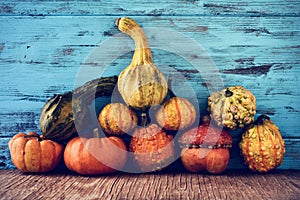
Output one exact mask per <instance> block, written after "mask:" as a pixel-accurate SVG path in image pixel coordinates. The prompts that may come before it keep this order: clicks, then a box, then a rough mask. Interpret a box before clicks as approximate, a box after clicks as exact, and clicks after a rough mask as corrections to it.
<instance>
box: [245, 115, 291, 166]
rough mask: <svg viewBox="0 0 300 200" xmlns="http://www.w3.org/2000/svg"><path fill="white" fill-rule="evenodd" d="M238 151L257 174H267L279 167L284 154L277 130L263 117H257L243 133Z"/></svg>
mask: <svg viewBox="0 0 300 200" xmlns="http://www.w3.org/2000/svg"><path fill="white" fill-rule="evenodd" d="M240 149H241V153H242V155H243V157H244V160H245V164H246V165H248V166H249V168H250V169H251V170H253V171H258V172H268V171H270V170H272V169H275V168H276V167H278V166H280V165H281V164H282V162H283V157H284V153H285V147H284V141H283V139H282V136H281V134H280V131H279V128H278V127H277V126H276V125H275V124H274V123H273V122H272V121H271V120H270V118H269V117H268V116H265V115H261V116H260V117H258V119H257V120H256V122H255V123H254V124H253V125H251V126H250V127H248V128H247V129H246V131H245V132H244V133H243V135H242V140H241V142H240Z"/></svg>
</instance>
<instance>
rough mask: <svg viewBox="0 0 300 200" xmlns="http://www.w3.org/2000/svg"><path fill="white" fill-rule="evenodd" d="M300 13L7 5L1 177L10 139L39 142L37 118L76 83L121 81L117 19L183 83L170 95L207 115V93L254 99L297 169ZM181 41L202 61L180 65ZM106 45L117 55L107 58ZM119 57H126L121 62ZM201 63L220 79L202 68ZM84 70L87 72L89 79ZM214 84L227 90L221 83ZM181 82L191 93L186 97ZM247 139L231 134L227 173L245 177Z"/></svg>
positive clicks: (293, 6)
mask: <svg viewBox="0 0 300 200" xmlns="http://www.w3.org/2000/svg"><path fill="white" fill-rule="evenodd" d="M299 6H300V1H298V0H296V1H295V0H288V1H279V0H270V1H267V2H265V1H259V0H253V1H240V0H230V1H224V0H221V1H206V0H204V1H183V0H176V1H169V0H163V1H159V2H157V1H153V0H152V1H137V0H134V1H131V3H128V2H126V1H120V0H113V1H110V2H106V1H90V0H88V1H76V2H75V1H36V2H35V3H32V2H28V1H16V0H13V1H2V0H1V1H0V27H1V28H0V68H1V70H0V76H1V87H0V168H13V165H12V163H11V162H10V157H9V151H8V148H7V142H8V140H9V139H10V138H11V137H12V135H14V134H15V133H17V132H19V131H24V132H27V131H38V132H39V122H38V120H39V115H40V111H41V108H42V106H43V105H44V103H45V102H46V101H47V99H48V98H50V97H51V96H52V95H53V94H55V93H63V92H66V91H69V90H72V89H73V88H74V87H75V86H76V85H77V84H78V82H77V81H78V79H79V77H81V78H82V81H83V82H84V81H86V80H88V79H89V78H98V77H99V76H100V75H99V74H100V73H99V72H101V70H102V71H103V70H104V69H105V72H104V74H103V75H105V76H111V75H118V74H119V73H120V71H121V70H122V69H123V68H124V67H125V66H127V65H128V64H129V63H130V60H131V57H132V52H133V49H134V46H133V42H132V41H131V40H130V39H129V38H128V37H126V36H124V35H122V34H120V33H119V31H118V30H117V29H116V27H115V25H114V21H115V19H116V18H117V17H120V16H124V15H127V16H131V17H133V18H134V19H135V20H136V21H137V22H138V23H139V24H141V25H142V26H143V28H144V29H145V31H146V34H147V36H148V38H149V42H150V45H151V47H152V52H153V57H154V62H155V63H156V65H158V66H159V67H161V68H163V69H164V70H165V71H164V72H165V73H168V77H169V76H170V77H172V78H173V79H174V77H175V79H176V77H177V81H174V86H173V88H174V89H175V90H176V91H177V92H178V93H179V94H182V95H186V96H191V95H193V93H194V92H195V93H196V94H195V95H196V97H197V100H198V102H194V103H196V104H198V106H199V112H200V113H199V114H200V115H204V114H205V113H206V105H207V97H208V96H209V94H210V90H209V89H210V88H212V87H214V86H215V84H217V85H218V86H219V85H224V86H231V85H243V86H244V87H245V88H247V89H250V90H251V91H252V92H253V93H254V94H255V96H256V98H257V112H258V115H259V114H267V115H269V116H271V119H272V120H273V121H274V122H275V123H276V124H277V125H278V126H279V128H280V130H281V133H282V135H283V137H284V139H285V141H286V149H287V153H286V157H285V158H286V159H285V162H284V164H283V165H282V166H281V167H282V169H299V168H300V162H299V161H300V157H299V154H300V153H299V138H300V135H299V134H298V130H299V129H300V125H299V119H300V118H299V117H300V115H299V112H300V100H299V99H300V98H299V97H300V91H299V88H298V85H299V77H298V75H299V70H300V56H299V55H300V44H299V41H300V30H299V27H300V11H299ZM158 30H160V31H158ZM161 30H168V31H173V32H174V33H176V34H173V36H176V37H171V36H170V35H165V36H164V35H163V34H164V33H163V32H162V31H161ZM177 34H179V35H180V34H181V35H182V36H184V37H186V38H189V39H190V40H193V41H194V42H195V44H198V45H200V47H201V48H202V50H203V52H202V51H201V52H197V51H194V49H193V48H191V49H190V50H187V51H186V52H185V53H186V54H185V56H186V57H182V56H181V55H180V54H178V51H176V50H174V49H173V50H174V51H170V48H166V47H170V46H171V45H170V44H172V43H175V46H176V45H177V47H178V48H177V49H178V50H180V49H183V48H184V49H187V48H188V46H187V45H186V44H185V43H184V42H183V41H181V40H179V39H178V38H180V37H179V36H178V35H177ZM107 41H109V42H111V46H109V48H105V50H103V49H101V48H102V47H103V46H102V45H103V44H105V42H107ZM168 45H169V46H168ZM99 49H100V51H99ZM121 51H124V52H125V53H124V54H122V55H120V56H117V55H116V54H117V52H118V53H119V52H121ZM93 52H99V57H98V58H97V59H96V60H97V63H93V62H86V61H87V60H88V58H89V57H90V56H91V53H93ZM203 53H206V55H208V56H209V58H210V59H211V60H210V61H212V62H213V63H214V64H215V69H214V70H211V69H207V68H205V67H203V68H201V70H200V71H199V70H198V69H196V68H195V64H197V61H199V57H201V56H202V55H203ZM106 63H109V65H106ZM82 69H85V70H86V71H84V72H88V73H87V74H85V76H83V75H82V74H81V72H82V71H81V70H82ZM178 74H180V77H179V76H178ZM215 75H216V76H217V77H221V83H216V82H214V80H213V79H214V78H212V77H214V76H215ZM178 77H179V78H178ZM210 78H212V79H210ZM217 80H219V79H217ZM184 82H188V84H190V86H191V88H188V89H187V88H186V87H182V84H183V83H184ZM106 101H107V100H106ZM240 134H241V130H239V131H235V132H232V135H233V136H234V138H235V149H234V150H232V152H233V153H232V159H231V163H230V166H229V168H243V165H242V164H241V157H240V155H239V151H238V148H237V143H238V138H239V136H240Z"/></svg>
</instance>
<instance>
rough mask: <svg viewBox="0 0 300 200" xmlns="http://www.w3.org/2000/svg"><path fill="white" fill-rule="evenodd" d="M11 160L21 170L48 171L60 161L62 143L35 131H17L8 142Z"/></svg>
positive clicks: (62, 148)
mask: <svg viewBox="0 0 300 200" xmlns="http://www.w3.org/2000/svg"><path fill="white" fill-rule="evenodd" d="M8 146H9V150H10V155H11V159H12V162H13V163H14V165H15V166H16V167H17V169H18V170H20V171H22V172H34V173H38V172H48V171H51V170H53V169H54V168H55V167H57V166H58V164H59V163H60V162H61V161H62V155H63V150H64V147H63V145H61V144H59V143H57V142H54V141H51V140H43V139H42V138H41V137H40V136H39V135H38V134H37V133H36V132H29V133H28V134H25V133H18V134H16V135H15V136H13V138H12V139H11V140H10V141H9V143H8Z"/></svg>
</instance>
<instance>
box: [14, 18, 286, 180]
mask: <svg viewBox="0 0 300 200" xmlns="http://www.w3.org/2000/svg"><path fill="white" fill-rule="evenodd" d="M116 25H117V27H118V29H119V30H120V31H121V32H123V33H125V34H127V35H129V36H130V37H131V38H132V39H133V40H134V42H135V46H136V48H135V52H134V55H133V58H132V61H131V63H130V64H129V66H128V67H126V68H125V69H124V70H123V71H122V72H121V73H120V74H119V76H118V77H117V76H113V77H105V78H99V79H95V80H92V81H90V82H88V83H86V84H84V85H83V86H81V87H79V88H76V89H75V90H74V91H72V92H66V93H64V94H60V95H54V96H53V97H52V98H51V99H50V100H48V101H47V102H46V104H45V105H44V107H43V109H42V112H41V115H40V127H41V131H42V135H38V134H37V133H35V132H29V133H28V134H25V133H18V134H16V135H15V136H13V138H12V139H11V140H10V141H9V149H10V153H11V158H12V162H13V163H14V165H15V166H16V167H17V169H19V170H21V171H23V172H47V171H51V170H53V169H55V168H56V167H57V166H58V165H59V164H60V163H61V162H62V161H64V163H65V165H66V167H67V168H68V169H70V170H72V171H74V172H77V173H79V174H85V175H95V174H104V173H112V172H116V171H122V168H123V167H124V166H125V164H126V163H127V162H128V160H129V159H130V161H129V162H133V163H134V164H135V165H136V166H137V168H138V170H140V171H141V172H152V171H157V170H161V169H163V168H166V167H167V166H169V165H170V164H171V163H172V162H173V161H174V160H175V159H176V158H175V157H176V148H175V146H176V145H179V147H180V148H181V150H180V151H181V153H180V158H181V162H182V164H183V166H184V167H185V168H186V169H187V170H189V171H191V172H199V171H203V170H207V171H208V172H210V173H213V174H219V173H222V172H224V170H225V169H226V167H227V166H228V163H229V160H230V151H229V149H230V148H231V147H232V143H233V139H232V136H231V135H230V133H229V130H235V129H237V128H243V129H244V133H243V134H242V139H241V141H240V145H239V146H240V150H241V154H242V156H243V157H244V160H245V163H246V164H247V165H248V166H249V168H250V169H251V170H253V171H259V172H267V171H269V170H272V169H274V168H276V167H278V166H279V165H281V163H282V162H283V156H284V153H285V147H284V141H283V139H282V136H281V134H280V132H279V129H278V127H277V126H276V125H275V124H274V123H273V122H272V121H271V120H270V118H269V117H267V116H264V115H263V116H260V117H258V119H257V120H254V116H255V114H256V98H255V96H254V95H253V94H252V92H250V91H249V90H247V89H245V88H243V87H242V86H232V87H227V88H225V89H224V90H221V91H219V92H214V93H212V94H211V95H210V97H208V109H207V110H208V114H209V115H207V116H204V117H202V123H201V125H199V126H198V124H197V123H198V122H197V121H196V118H197V115H198V113H197V111H196V109H195V107H194V105H193V104H192V103H191V102H190V101H189V100H188V99H186V98H182V97H178V96H175V95H174V93H173V92H172V91H171V89H170V84H169V83H168V81H167V80H166V78H165V76H164V74H163V73H162V72H161V71H160V70H159V69H158V68H157V67H156V66H155V64H154V63H153V59H152V54H151V50H150V47H149V44H148V40H147V38H146V35H145V33H144V31H143V30H142V28H141V27H140V26H139V25H138V24H137V23H136V22H135V21H134V20H133V19H131V18H127V17H123V18H119V19H118V20H117V21H116ZM115 86H117V88H118V92H119V94H120V96H121V97H122V100H123V101H120V102H112V103H108V104H107V105H105V106H104V107H103V109H102V110H101V112H100V113H99V115H98V116H97V126H94V125H92V128H93V131H92V133H91V134H92V135H93V137H84V136H82V135H79V134H78V133H79V132H82V131H83V130H84V129H85V127H87V125H86V124H87V123H88V122H89V121H90V118H89V117H90V116H89V111H88V105H89V104H90V103H91V102H92V101H94V100H95V98H97V97H101V96H111V95H112V93H113V90H114V88H115ZM153 107H157V109H155V115H154V116H155V119H151V123H150V124H148V121H149V120H148V112H149V109H150V108H153ZM179 130H180V131H181V132H182V133H183V134H181V135H180V137H179V139H178V141H174V134H176V132H177V131H179ZM101 132H103V133H104V135H102V136H101V135H100V133H101ZM174 132H175V133H174ZM128 135H129V136H130V141H129V142H125V141H124V139H123V137H124V136H128ZM129 152H130V153H131V154H130V155H132V156H131V157H130V156H129Z"/></svg>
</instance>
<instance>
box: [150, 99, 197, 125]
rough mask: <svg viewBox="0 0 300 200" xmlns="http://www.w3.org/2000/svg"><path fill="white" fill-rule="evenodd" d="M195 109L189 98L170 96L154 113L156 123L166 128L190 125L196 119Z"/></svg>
mask: <svg viewBox="0 0 300 200" xmlns="http://www.w3.org/2000/svg"><path fill="white" fill-rule="evenodd" d="M196 115H197V113H196V109H195V107H194V106H193V104H192V103H190V102H189V100H187V99H185V98H182V97H172V98H170V99H169V100H168V101H166V102H165V103H164V104H163V105H162V107H161V108H160V109H159V110H158V112H157V113H156V120H157V122H158V124H159V125H160V126H162V127H164V128H165V129H166V130H172V131H176V130H180V129H185V128H188V127H190V126H191V125H192V124H193V123H194V122H195V119H196Z"/></svg>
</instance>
